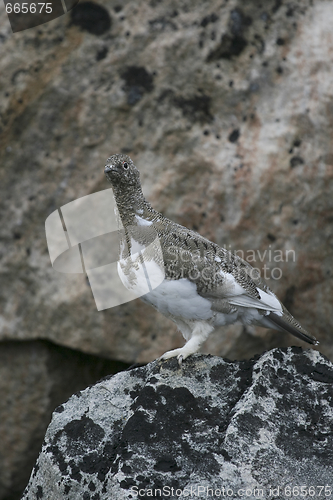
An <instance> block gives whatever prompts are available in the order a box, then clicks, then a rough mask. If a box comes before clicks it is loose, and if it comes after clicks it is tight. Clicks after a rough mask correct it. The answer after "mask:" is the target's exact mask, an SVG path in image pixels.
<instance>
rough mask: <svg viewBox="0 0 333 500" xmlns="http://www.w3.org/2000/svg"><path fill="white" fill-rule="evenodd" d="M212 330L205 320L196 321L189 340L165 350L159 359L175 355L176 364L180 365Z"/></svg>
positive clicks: (197, 348) (196, 349)
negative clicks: (179, 345) (181, 345)
mask: <svg viewBox="0 0 333 500" xmlns="http://www.w3.org/2000/svg"><path fill="white" fill-rule="evenodd" d="M213 330H214V327H212V326H211V325H209V324H208V323H206V322H205V321H196V322H195V323H194V328H193V331H192V336H191V338H190V340H188V341H187V342H186V344H185V345H184V346H183V347H180V348H178V349H173V350H172V351H167V352H165V353H164V354H163V355H162V356H161V357H160V358H159V359H160V360H162V361H164V360H166V359H170V358H175V357H177V359H178V364H179V366H180V367H181V366H182V362H183V361H184V360H185V359H186V358H188V357H189V356H190V355H191V354H194V353H196V352H198V350H199V349H200V347H201V345H202V344H203V343H204V341H205V340H207V338H208V336H209V334H210V333H211V332H212V331H213Z"/></svg>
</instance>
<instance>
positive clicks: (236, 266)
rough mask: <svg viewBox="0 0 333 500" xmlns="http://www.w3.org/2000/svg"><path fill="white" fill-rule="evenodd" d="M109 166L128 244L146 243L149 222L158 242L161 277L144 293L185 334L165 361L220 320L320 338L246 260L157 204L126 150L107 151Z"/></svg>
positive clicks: (194, 347) (190, 349)
mask: <svg viewBox="0 0 333 500" xmlns="http://www.w3.org/2000/svg"><path fill="white" fill-rule="evenodd" d="M104 173H105V176H106V178H107V180H108V181H109V182H110V183H111V186H112V189H113V194H114V198H115V202H116V206H117V210H118V214H119V216H120V219H121V223H122V226H123V228H124V235H125V236H124V238H125V239H126V241H127V244H128V245H129V246H131V245H135V244H136V245H139V247H138V248H142V247H143V246H144V240H145V236H142V235H144V233H145V229H151V230H153V231H154V232H155V234H157V237H158V241H159V243H160V248H161V259H162V260H163V262H162V265H163V268H164V274H163V277H162V278H163V279H162V280H161V282H160V284H159V285H158V286H157V287H155V288H154V289H151V288H149V292H148V293H145V294H143V295H142V296H141V299H142V300H143V301H144V302H146V303H148V304H150V305H152V306H153V307H154V308H155V309H157V310H158V311H160V312H161V313H162V314H164V315H165V316H166V317H168V318H170V319H171V320H172V321H173V322H174V323H175V324H176V325H177V327H178V329H179V330H180V332H181V333H182V335H183V337H184V339H185V341H186V343H185V344H184V346H183V347H180V348H177V349H173V350H171V351H167V352H165V353H164V354H163V355H162V356H161V357H160V359H161V360H166V359H170V358H172V357H176V358H177V360H178V363H179V366H181V365H182V362H183V361H184V360H185V359H186V358H187V357H188V356H190V355H192V354H194V353H196V352H197V351H198V350H199V349H200V347H201V345H202V344H203V342H205V340H207V338H208V336H209V335H210V333H211V332H212V331H213V330H214V329H215V328H216V327H218V326H223V325H230V324H234V323H241V324H243V325H259V326H264V327H266V328H271V329H275V330H278V331H282V332H288V333H290V334H292V335H294V336H295V337H297V338H299V339H301V340H303V341H305V342H307V343H309V344H312V345H317V344H318V343H319V342H318V341H317V340H316V338H315V337H313V336H312V335H311V334H310V333H309V332H307V330H305V329H304V328H303V327H302V326H301V325H300V323H299V322H298V321H297V320H296V319H295V318H294V317H293V316H292V315H291V314H290V312H289V311H288V310H287V309H286V307H285V306H284V305H283V304H282V303H281V302H280V300H279V299H278V298H277V296H276V295H275V294H274V292H273V291H272V290H271V289H270V288H269V286H268V285H267V284H266V283H265V281H264V280H263V279H262V278H261V276H260V273H259V272H258V271H256V270H255V269H254V268H253V267H252V266H251V265H250V264H249V263H248V262H246V261H245V260H243V259H242V258H241V257H239V256H238V255H236V254H235V253H233V252H231V251H229V250H227V249H226V248H225V247H220V246H219V245H217V244H216V243H214V242H212V241H210V240H208V239H207V238H204V237H203V236H201V235H200V234H198V233H197V232H195V231H193V230H191V229H188V228H186V227H184V226H182V225H180V224H177V223H176V222H173V221H172V220H170V219H168V218H166V217H165V216H163V215H162V214H161V213H159V212H157V211H156V210H154V209H153V208H152V206H151V205H150V203H149V202H148V201H147V200H146V199H145V197H144V195H143V192H142V187H141V182H140V172H139V170H138V169H137V167H136V166H135V165H134V163H133V161H132V160H131V158H130V157H129V156H128V155H126V154H114V155H112V156H110V157H109V158H108V159H107V161H106V165H105V168H104ZM140 235H141V236H140ZM140 245H141V247H140ZM142 245H143V246H142ZM122 248H123V249H124V245H123V246H122ZM123 256H124V255H123ZM157 264H158V265H159V266H160V265H161V263H157ZM118 269H119V268H118ZM119 270H120V269H119ZM123 271H124V266H123ZM124 272H126V271H124ZM127 278H128V275H127ZM125 279H126V277H125ZM123 281H124V280H123Z"/></svg>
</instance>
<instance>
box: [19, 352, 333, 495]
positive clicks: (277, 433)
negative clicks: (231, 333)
mask: <svg viewBox="0 0 333 500" xmlns="http://www.w3.org/2000/svg"><path fill="white" fill-rule="evenodd" d="M332 426H333V364H332V363H331V362H330V361H328V360H327V359H326V358H325V357H323V356H322V355H320V354H319V353H318V352H316V351H314V350H308V351H302V350H301V349H299V348H288V349H273V350H271V351H269V352H267V353H265V354H263V355H262V356H261V357H257V358H256V359H253V360H250V361H243V362H230V361H228V360H223V359H221V358H218V357H212V356H204V355H194V356H192V357H190V358H189V359H188V360H186V362H184V365H183V367H182V368H181V369H180V368H179V367H178V365H177V362H176V360H175V359H173V360H170V361H167V362H164V363H162V362H159V361H155V362H153V363H150V364H149V365H147V366H145V367H141V368H137V369H133V370H131V371H127V372H120V373H117V374H116V375H115V376H113V377H108V378H106V379H104V380H102V381H100V382H99V383H97V384H96V385H94V386H93V387H90V388H88V389H86V390H84V391H82V392H81V393H79V394H76V395H74V396H72V397H71V398H70V399H69V401H68V402H67V403H65V404H63V405H61V406H60V407H59V408H57V409H56V410H55V412H54V414H53V418H52V422H51V424H50V426H49V428H48V430H47V433H46V436H45V441H44V444H43V448H42V451H41V454H40V456H39V459H38V461H37V464H36V466H35V468H34V471H33V473H32V475H31V479H30V482H29V484H28V486H27V489H26V491H25V493H24V495H23V499H24V500H35V499H36V498H38V499H42V498H45V499H47V500H61V499H65V498H66V499H68V500H70V499H73V500H74V499H75V500H76V499H78V498H83V499H85V500H106V499H108V500H109V499H110V500H111V499H117V500H118V499H133V498H136V497H138V494H139V498H159V497H161V493H158V492H157V493H156V492H154V490H155V489H156V490H159V489H162V490H163V487H164V488H165V490H164V493H165V496H163V498H167V497H168V498H179V497H180V495H181V492H183V494H184V496H186V495H185V494H186V493H187V495H188V496H189V493H190V492H191V491H192V492H194V493H196V494H198V492H200V493H201V495H200V496H201V497H205V498H206V496H207V494H205V493H207V491H208V490H207V488H211V489H212V490H213V491H220V495H221V496H228V497H231V498H239V497H241V496H242V495H243V496H246V498H250V499H253V498H258V496H259V497H261V498H277V497H281V498H287V497H290V496H291V497H295V496H297V491H298V495H300V493H301V487H302V488H303V490H302V493H303V496H305V495H304V493H305V494H306V495H307V497H312V498H322V497H326V498H328V497H330V496H331V495H332V494H333V484H332V478H333V435H332ZM199 487H200V488H204V490H202V489H201V490H199ZM172 488H173V493H172ZM191 488H192V490H191ZM222 488H224V495H222V493H221V491H222ZM277 488H279V490H277ZM293 488H294V490H293ZM325 488H326V489H325ZM185 489H187V490H185ZM258 489H259V491H260V492H261V490H262V491H263V493H262V494H261V493H259V494H258V493H257V491H258ZM140 490H141V491H140ZM254 490H256V491H254ZM329 490H330V491H329ZM209 495H210V496H211V495H212V494H211V493H210V494H208V496H209ZM216 495H218V493H216ZM192 496H193V495H192Z"/></svg>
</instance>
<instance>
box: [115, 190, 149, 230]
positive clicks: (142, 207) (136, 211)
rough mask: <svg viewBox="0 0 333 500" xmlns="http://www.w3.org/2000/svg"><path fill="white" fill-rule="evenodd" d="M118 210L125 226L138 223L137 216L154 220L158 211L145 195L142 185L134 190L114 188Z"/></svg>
mask: <svg viewBox="0 0 333 500" xmlns="http://www.w3.org/2000/svg"><path fill="white" fill-rule="evenodd" d="M113 193H114V197H115V200H116V204H117V208H118V212H119V215H120V218H121V221H122V224H123V225H124V227H126V226H128V225H136V224H137V217H140V218H142V219H147V220H153V219H154V217H155V216H156V214H157V212H156V211H155V210H154V209H153V208H152V206H151V205H150V203H148V201H147V200H146V199H145V197H144V196H143V193H142V190H141V187H140V189H136V190H135V192H133V191H124V190H119V189H115V188H113Z"/></svg>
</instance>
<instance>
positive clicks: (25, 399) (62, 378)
mask: <svg viewBox="0 0 333 500" xmlns="http://www.w3.org/2000/svg"><path fill="white" fill-rule="evenodd" d="M127 366H128V365H125V364H124V363H120V362H112V361H111V360H108V359H102V358H98V357H96V356H92V355H89V354H83V353H80V352H75V351H73V350H72V349H68V348H65V347H61V346H55V345H52V344H51V343H50V342H48V341H42V340H32V341H26V342H19V343H18V342H13V341H8V342H3V343H1V345H0V499H1V500H16V499H18V498H20V497H21V495H22V491H23V490H24V488H25V486H26V484H27V482H28V479H29V476H30V473H31V469H32V467H33V465H34V463H35V462H36V459H37V457H38V453H39V451H40V447H41V445H42V442H43V438H44V435H45V431H46V429H47V426H48V424H49V423H50V418H51V415H52V411H53V410H54V408H55V407H56V406H58V405H59V404H60V403H62V402H63V401H65V400H66V399H67V398H68V397H69V396H70V395H71V394H73V393H74V392H76V391H79V390H81V389H84V388H85V387H87V385H89V384H92V383H94V382H96V381H97V380H99V379H100V378H101V377H104V376H105V375H107V374H110V373H115V372H117V371H118V370H120V369H124V368H125V367H127Z"/></svg>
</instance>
